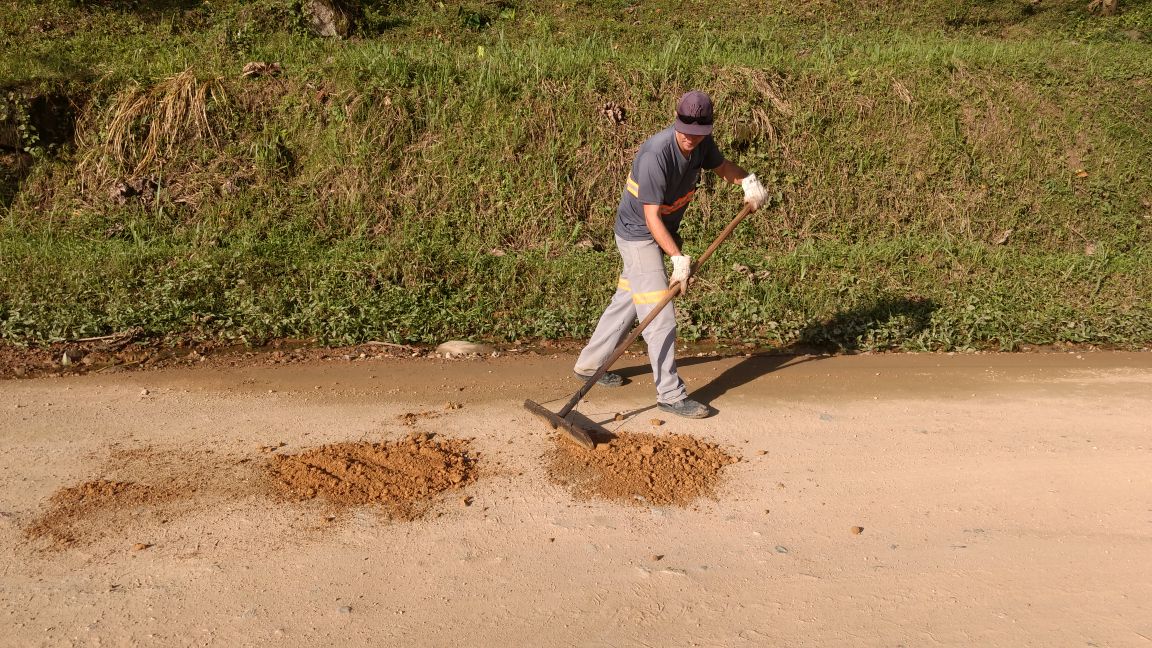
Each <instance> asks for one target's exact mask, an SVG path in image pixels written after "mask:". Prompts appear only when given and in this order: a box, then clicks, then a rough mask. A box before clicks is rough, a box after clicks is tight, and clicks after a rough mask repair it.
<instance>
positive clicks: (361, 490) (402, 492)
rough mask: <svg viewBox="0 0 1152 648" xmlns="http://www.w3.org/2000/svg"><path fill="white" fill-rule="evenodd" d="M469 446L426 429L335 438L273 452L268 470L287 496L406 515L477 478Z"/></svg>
mask: <svg viewBox="0 0 1152 648" xmlns="http://www.w3.org/2000/svg"><path fill="white" fill-rule="evenodd" d="M469 448H470V444H469V442H468V441H466V440H463V439H439V438H436V437H434V435H432V434H426V433H423V434H413V435H411V436H409V437H407V438H405V439H402V440H400V441H392V442H387V443H368V442H360V443H336V444H332V445H325V446H319V447H316V448H310V449H308V450H305V451H303V452H300V453H298V454H290V455H277V456H275V457H273V458H272V459H271V460H270V461H269V463H268V465H267V474H268V477H269V478H270V479H271V481H272V484H273V487H274V488H275V490H277V491H278V492H279V493H281V494H282V495H284V496H285V497H287V498H288V499H292V500H296V501H303V500H311V499H315V498H323V499H324V500H326V501H327V502H329V503H330V504H331V505H332V506H334V507H335V508H337V509H344V508H348V507H355V506H366V505H378V506H381V507H382V508H383V509H384V511H385V512H386V513H387V514H388V515H389V516H390V517H392V518H394V519H398V520H406V521H408V520H415V519H417V518H419V517H421V516H422V515H424V513H426V512H427V511H428V509H429V508H431V506H432V505H433V504H434V503H435V501H436V500H437V498H438V496H440V495H441V494H442V493H444V492H446V491H449V490H453V489H462V488H464V487H465V486H467V485H469V484H471V483H472V482H474V481H476V473H477V470H476V461H477V456H476V455H475V454H473V453H470V451H469Z"/></svg>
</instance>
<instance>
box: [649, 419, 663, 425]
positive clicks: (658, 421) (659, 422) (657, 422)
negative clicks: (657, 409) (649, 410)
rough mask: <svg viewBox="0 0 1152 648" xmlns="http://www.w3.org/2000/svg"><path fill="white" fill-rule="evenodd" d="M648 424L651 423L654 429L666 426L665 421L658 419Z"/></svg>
mask: <svg viewBox="0 0 1152 648" xmlns="http://www.w3.org/2000/svg"><path fill="white" fill-rule="evenodd" d="M648 422H649V423H651V424H652V426H653V427H660V426H661V425H664V421H663V419H658V418H654V419H652V420H650V421H648Z"/></svg>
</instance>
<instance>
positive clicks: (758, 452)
mask: <svg viewBox="0 0 1152 648" xmlns="http://www.w3.org/2000/svg"><path fill="white" fill-rule="evenodd" d="M756 454H758V455H766V454H768V451H767V450H757V451H756Z"/></svg>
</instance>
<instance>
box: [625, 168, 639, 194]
mask: <svg viewBox="0 0 1152 648" xmlns="http://www.w3.org/2000/svg"><path fill="white" fill-rule="evenodd" d="M627 186H628V193H630V194H632V196H633V197H634V198H639V197H640V185H638V184H636V181H635V180H633V179H632V174H631V173H629V174H628V183H627Z"/></svg>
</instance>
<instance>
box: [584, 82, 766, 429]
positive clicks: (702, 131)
mask: <svg viewBox="0 0 1152 648" xmlns="http://www.w3.org/2000/svg"><path fill="white" fill-rule="evenodd" d="M712 119H713V105H712V99H711V97H709V96H708V95H707V94H705V93H703V92H700V91H698V90H693V91H691V92H689V93H687V94H685V95H684V96H683V97H681V98H680V100H679V101H678V102H677V104H676V116H675V119H674V121H673V122H672V124H671V125H670V126H669V127H668V128H665V129H664V130H662V131H660V132H659V133H656V134H655V135H653V136H652V137H650V138H648V140H647V141H645V142H644V144H642V145H641V146H640V150H639V152H638V153H637V154H636V159H635V160H633V162H632V170H631V173H629V174H628V180H627V182H626V184H625V187H624V190H623V191H622V192H621V194H620V206H619V207H618V208H617V209H616V224H615V227H614V228H613V229H614V231H615V235H616V248H617V249H618V250H619V252H620V256H621V258H622V259H623V261H624V269H623V271H622V272H621V274H620V280H619V283H618V284H617V287H616V294H615V295H613V296H612V301H611V302H610V303H609V304H608V307H607V308H606V309H605V310H604V314H603V315H601V316H600V321H599V323H597V325H596V330H595V332H594V333H593V334H592V338H591V339H590V340H589V341H588V344H587V346H585V347H584V349H583V350H582V351H581V352H580V356H579V358H577V359H576V365H575V367H574V371H575V374H576V377H577V378H579V379H583V380H587V379H589V378H591V377H592V375H593V374H595V373H596V371H597V370H598V369H599V368H600V366H601V365H602V364H603V363H604V362H605V361H606V360H607V359H608V357H609V356H610V355H611V354H612V351H613V350H614V349H615V348H616V347H617V346H618V345H619V344H620V343H621V342H623V341H624V339H625V338H626V337H627V336H628V333H629V329H630V328H631V327H632V324H633V322H634V321H635V320H637V319H640V320H643V319H644V318H645V317H647V316H648V314H649V313H650V312H651V310H652V308H653V307H654V306H655V305H656V303H657V302H659V301H660V300H661V298H663V297H664V295H665V294H666V291H667V290H668V287H669V278H668V276H667V275H666V273H665V268H664V255H667V256H668V257H670V258H671V259H672V277H671V283H672V284H676V283H679V285H680V288H679V289H680V291H681V294H683V291H686V290H687V288H688V277H689V274H690V273H691V268H692V259H691V258H690V257H689V256H688V255H686V254H684V251H683V250H682V249H681V244H682V240H681V238H680V236H679V234H678V233H677V232H678V230H679V228H680V221H681V219H682V218H683V217H684V212H685V210H686V209H687V208H688V204H689V203H690V202H691V201H692V196H693V195H694V194H695V192H696V183H697V181H698V180H699V177H700V169H708V170H710V171H712V172H713V173H715V174H716V175H718V176H720V177H721V178H724V179H725V180H727V181H729V182H732V183H734V184H739V185H740V186H741V187H742V188H743V190H744V201H745V202H746V203H748V204H749V205H750V206H751V207H752V209H753V210H755V209H759V208H760V206H761V205H763V204H764V203H765V202H766V201H767V200H768V192H767V191H765V189H764V186H763V185H762V184H761V183H760V181H759V180H757V179H756V175H755V174H750V173H748V172H747V171H745V170H744V169H742V168H740V167H739V166H737V165H736V164H733V163H732V162H730V161H728V160H726V159H724V156H723V155H722V154H721V153H720V149H719V148H718V147H717V146H716V143H715V142H714V141H713V140H712ZM644 341H645V342H646V343H647V345H648V358H649V360H650V362H651V364H652V375H653V379H654V381H655V383H656V404H657V407H659V408H660V409H661V410H662V411H665V412H669V413H671V414H676V415H678V416H683V417H687V418H706V417H708V416H710V415H711V414H712V410H711V408H709V407H708V406H706V405H704V404H703V403H699V402H697V401H695V400H692V399H691V398H688V390H687V389H686V388H685V386H684V381H683V380H681V379H680V376H679V375H678V374H677V373H676V313H675V310H674V307H673V305H672V304H671V303H669V304H668V306H667V307H666V308H664V309H663V311H662V312H661V313H660V314H659V315H657V316H656V318H655V319H654V320H652V322H651V323H650V324H649V325H648V327H647V328H646V329H644ZM597 384H599V385H602V386H605V387H618V386H620V385H623V384H624V378H623V377H622V376H620V374H617V373H611V372H607V373H605V374H604V376H603V377H602V378H600V380H599V381H598V382H597Z"/></svg>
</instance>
